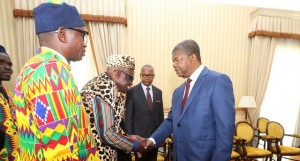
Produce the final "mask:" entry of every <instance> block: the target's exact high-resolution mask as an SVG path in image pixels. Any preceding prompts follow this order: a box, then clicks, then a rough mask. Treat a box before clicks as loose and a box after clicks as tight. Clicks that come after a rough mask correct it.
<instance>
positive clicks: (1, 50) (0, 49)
mask: <svg viewBox="0 0 300 161" xmlns="http://www.w3.org/2000/svg"><path fill="white" fill-rule="evenodd" d="M0 53H5V54H7V53H6V50H5V48H4V46H2V45H0Z"/></svg>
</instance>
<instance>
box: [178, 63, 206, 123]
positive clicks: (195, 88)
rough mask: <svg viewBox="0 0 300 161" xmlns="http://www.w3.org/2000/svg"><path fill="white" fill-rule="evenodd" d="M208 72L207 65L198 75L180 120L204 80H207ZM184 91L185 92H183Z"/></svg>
mask: <svg viewBox="0 0 300 161" xmlns="http://www.w3.org/2000/svg"><path fill="white" fill-rule="evenodd" d="M207 73H208V69H207V67H204V69H203V71H202V72H201V73H200V75H199V76H198V78H197V80H196V82H195V84H194V86H193V88H192V91H191V93H190V95H189V97H188V99H187V102H186V104H185V107H184V110H183V111H182V113H181V116H180V118H179V121H180V120H181V118H182V116H183V115H184V114H185V112H186V111H187V109H188V108H189V107H190V104H191V102H192V101H193V99H194V98H195V96H196V94H197V93H198V92H197V91H198V90H199V89H200V87H201V85H202V84H203V82H204V80H205V76H206V75H207ZM182 93H183V92H182Z"/></svg>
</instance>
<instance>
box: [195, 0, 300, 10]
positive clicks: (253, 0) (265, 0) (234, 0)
mask: <svg viewBox="0 0 300 161" xmlns="http://www.w3.org/2000/svg"><path fill="white" fill-rule="evenodd" d="M198 1H205V2H213V3H214V2H215V3H223V4H235V5H242V6H252V7H262V8H273V9H283V10H291V11H300V1H299V0H198Z"/></svg>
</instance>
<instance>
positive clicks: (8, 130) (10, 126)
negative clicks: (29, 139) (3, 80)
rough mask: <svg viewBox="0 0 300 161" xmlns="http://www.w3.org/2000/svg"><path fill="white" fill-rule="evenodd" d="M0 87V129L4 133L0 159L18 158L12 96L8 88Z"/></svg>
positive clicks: (11, 159) (11, 160)
mask: <svg viewBox="0 0 300 161" xmlns="http://www.w3.org/2000/svg"><path fill="white" fill-rule="evenodd" d="M0 88H2V90H1V92H0V129H1V130H2V132H4V134H5V142H4V147H3V149H2V150H0V160H10V161H13V160H18V156H19V155H18V132H17V127H16V125H15V121H16V117H15V111H14V108H15V105H14V104H13V100H12V98H13V96H12V93H11V92H10V91H9V90H5V89H4V88H3V87H0ZM4 92H5V93H4Z"/></svg>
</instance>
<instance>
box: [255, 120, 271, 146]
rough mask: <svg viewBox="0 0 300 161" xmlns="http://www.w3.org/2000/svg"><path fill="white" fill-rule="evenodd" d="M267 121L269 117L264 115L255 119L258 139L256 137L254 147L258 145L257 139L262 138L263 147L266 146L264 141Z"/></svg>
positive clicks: (265, 140)
mask: <svg viewBox="0 0 300 161" xmlns="http://www.w3.org/2000/svg"><path fill="white" fill-rule="evenodd" d="M268 122H269V119H267V118H264V117H260V118H258V119H257V137H258V139H257V145H256V147H258V145H259V141H260V140H262V141H263V146H264V149H265V148H266V142H267V139H268V136H267V135H266V131H267V123H268Z"/></svg>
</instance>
